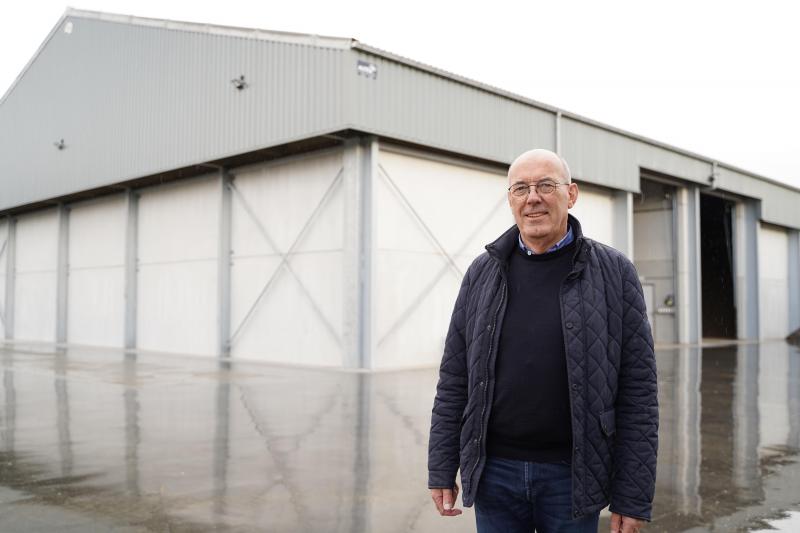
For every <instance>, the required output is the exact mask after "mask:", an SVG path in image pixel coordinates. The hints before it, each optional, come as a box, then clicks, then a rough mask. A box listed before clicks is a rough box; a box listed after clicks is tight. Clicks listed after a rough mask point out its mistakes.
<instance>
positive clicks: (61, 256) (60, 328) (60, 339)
mask: <svg viewBox="0 0 800 533" xmlns="http://www.w3.org/2000/svg"><path fill="white" fill-rule="evenodd" d="M68 277H69V207H67V206H65V205H64V204H59V206H58V259H57V267H56V342H57V343H65V342H67V305H68V302H67V298H68V297H69V294H68V292H69V278H68Z"/></svg>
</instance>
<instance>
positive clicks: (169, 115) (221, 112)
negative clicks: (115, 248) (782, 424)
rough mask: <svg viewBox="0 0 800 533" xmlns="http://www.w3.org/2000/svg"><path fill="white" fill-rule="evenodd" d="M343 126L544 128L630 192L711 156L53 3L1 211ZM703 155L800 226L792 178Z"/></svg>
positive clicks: (503, 151)
mask: <svg viewBox="0 0 800 533" xmlns="http://www.w3.org/2000/svg"><path fill="white" fill-rule="evenodd" d="M241 75H244V76H245V78H244V82H245V84H246V88H245V89H244V90H237V89H236V88H235V80H236V79H238V77H239V76H241ZM557 122H558V123H559V124H558V125H557ZM345 129H355V130H358V131H363V132H366V133H371V134H377V135H382V136H385V137H388V138H392V139H397V140H401V141H405V142H410V143H415V144H419V145H424V146H430V147H434V148H437V149H441V150H447V151H449V152H453V153H458V154H464V155H466V156H470V157H476V158H481V159H485V160H489V161H496V162H498V163H509V162H510V161H511V160H512V159H513V158H514V156H515V155H516V154H518V153H520V152H521V151H523V150H526V149H528V148H530V147H532V146H539V147H546V148H550V149H555V148H556V145H557V144H558V142H559V141H558V140H557V139H556V135H557V133H556V131H557V130H559V131H560V137H561V138H560V143H561V149H562V150H561V151H562V153H563V154H564V155H565V157H566V158H567V160H568V161H570V163H571V165H572V166H573V167H574V168H575V169H576V170H577V172H576V174H577V175H578V176H579V177H581V178H582V179H583V180H584V181H588V182H592V183H596V184H599V185H604V186H608V187H614V188H620V189H624V190H632V191H635V190H638V175H639V169H640V168H647V169H649V170H654V171H658V172H663V173H665V174H670V175H674V176H676V177H678V178H682V179H685V180H688V181H693V182H696V183H700V184H707V183H708V181H707V178H708V176H709V175H710V174H711V169H712V167H713V165H714V164H715V163H717V162H716V161H714V160H713V159H711V158H708V157H705V156H702V155H699V154H695V153H692V152H690V151H687V150H682V149H680V148H677V147H674V146H670V145H668V144H665V143H660V142H658V141H655V140H652V139H648V138H646V137H643V136H639V135H635V134H632V133H630V132H626V131H623V130H620V129H617V128H614V127H611V126H608V125H606V124H602V123H598V122H596V121H593V120H591V119H588V118H586V117H582V116H579V115H576V114H573V113H570V112H568V111H564V110H561V109H558V108H556V107H553V106H549V105H546V104H543V103H541V102H537V101H535V100H531V99H529V98H525V97H523V96H519V95H516V94H513V93H510V92H507V91H503V90H501V89H498V88H496V87H492V86H490V85H486V84H483V83H480V82H478V81H474V80H470V79H468V78H464V77H462V76H458V75H456V74H453V73H450V72H446V71H444V70H440V69H437V68H434V67H431V66H429V65H425V64H422V63H419V62H416V61H413V60H411V59H407V58H404V57H400V56H397V55H395V54H392V53H390V52H387V51H384V50H380V49H377V48H374V47H371V46H369V45H366V44H363V43H360V42H358V41H356V40H354V39H348V38H338V37H327V36H314V35H303V34H294V33H285V32H275V31H265V30H257V29H245V28H231V27H225V26H219V25H211V24H198V23H188V22H176V21H169V20H161V19H149V18H142V17H134V16H127V15H116V14H109V13H100V12H92V11H80V10H74V9H68V10H67V11H66V12H65V14H64V16H63V17H62V18H61V20H60V21H59V22H58V24H57V25H56V26H55V28H54V29H53V30H52V31H51V33H50V34H49V35H48V37H47V39H46V40H45V42H44V43H43V44H42V46H41V47H40V49H39V50H38V51H37V53H36V55H35V56H34V57H33V58H32V59H31V61H30V62H29V64H28V65H27V66H26V67H25V69H24V70H23V71H22V73H20V75H19V76H18V78H17V80H16V81H15V82H14V84H12V86H11V88H9V90H8V91H7V92H6V94H5V96H4V97H3V99H2V100H0V159H1V160H3V161H4V163H5V164H4V167H5V168H4V173H3V175H2V178H0V179H1V180H2V181H1V182H0V193H2V194H0V211H2V210H4V209H9V208H12V207H16V206H20V205H27V204H31V203H34V202H37V201H41V200H44V199H47V198H55V197H59V196H64V195H68V194H74V193H77V192H80V191H84V190H87V189H93V188H97V187H103V186H109V185H113V184H118V183H123V182H125V181H128V180H133V179H136V178H140V177H143V176H147V175H152V174H155V173H159V172H165V171H168V170H171V169H176V168H182V167H185V166H190V165H196V164H201V163H203V162H207V161H212V160H219V159H222V158H225V157H229V156H234V155H237V154H242V153H247V152H252V151H254V150H259V149H263V148H268V147H271V146H278V145H281V144H283V143H287V142H289V141H293V140H299V139H303V138H309V137H313V136H316V135H320V134H326V133H331V132H336V131H341V130H345ZM62 139H63V141H64V149H58V148H57V147H56V146H54V143H55V144H58V143H60V141H61V140H62ZM717 164H718V166H719V167H720V168H722V169H725V170H727V172H719V173H718V179H717V182H716V183H715V185H716V186H717V187H718V188H720V189H726V188H727V189H729V190H730V191H731V192H735V193H737V194H743V195H746V196H750V197H755V198H760V199H763V198H762V197H761V196H758V195H761V194H767V195H774V194H784V195H788V196H787V198H782V199H780V200H779V201H778V200H777V199H769V200H767V201H765V209H764V210H762V216H763V217H764V218H765V220H768V221H771V222H774V223H778V224H783V225H787V226H791V227H798V228H800V213H798V212H796V210H794V209H791V208H789V209H787V208H785V206H786V205H787V204H789V205H791V204H792V202H795V204H798V203H800V189H797V188H794V187H792V186H789V185H786V184H783V183H780V182H778V181H775V180H771V179H769V178H767V177H764V176H760V175H757V174H754V173H751V172H747V171H744V170H742V169H739V168H736V167H733V166H731V165H726V164H722V163H717ZM743 177H744V178H745V179H742V178H743ZM728 178H730V179H728ZM748 179H752V180H756V181H758V182H763V183H769V184H771V185H772V187H758V186H750V184H749V183H748V181H747V180H748ZM776 191H779V192H778V193H776ZM787 199H788V201H787ZM767 206H769V207H768V208H767Z"/></svg>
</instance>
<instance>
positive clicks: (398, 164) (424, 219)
mask: <svg viewBox="0 0 800 533" xmlns="http://www.w3.org/2000/svg"><path fill="white" fill-rule="evenodd" d="M380 164H381V166H382V168H383V169H384V170H385V174H386V175H383V173H382V172H381V173H380V174H379V176H378V177H377V178H376V180H375V191H374V193H375V197H374V206H375V211H376V214H377V225H376V252H375V258H374V261H375V265H374V274H373V291H374V304H373V321H374V323H373V332H372V335H373V338H374V341H375V344H376V354H374V355H373V367H376V368H387V367H398V366H411V365H420V364H433V363H436V362H437V361H439V359H440V358H441V355H442V346H443V342H444V337H445V335H446V333H447V325H448V323H449V320H450V314H451V312H452V310H453V304H454V302H455V298H456V295H457V294H458V288H459V286H460V285H461V274H463V272H465V271H466V269H467V267H468V266H469V264H470V263H471V262H472V260H473V259H474V258H475V257H477V256H478V255H479V254H480V253H482V252H483V247H484V246H485V245H486V244H488V243H490V242H492V241H494V240H495V239H496V238H497V237H498V236H499V235H500V234H501V233H502V232H503V231H505V230H506V229H508V228H509V227H510V226H511V225H512V224H513V223H514V220H513V217H512V216H511V213H510V210H509V207H508V201H507V194H506V187H507V184H506V176H505V174H504V173H501V172H496V171H491V170H489V169H486V170H483V169H480V168H477V167H474V166H468V165H463V166H462V165H459V164H457V163H456V162H448V161H447V160H433V159H426V158H424V157H421V156H420V157H416V156H414V155H413V153H396V152H392V151H382V152H381V154H380ZM429 232H430V234H429ZM434 239H435V241H437V242H438V245H437V244H435V242H434ZM439 246H441V247H442V248H443V249H444V253H443V252H442V251H441V250H440V248H439ZM445 254H446V255H445ZM448 256H449V257H450V259H452V261H453V262H454V263H455V264H456V266H457V268H458V269H459V270H460V272H461V274H460V273H459V272H457V271H456V270H455V269H453V268H452V267H451V266H449V264H448Z"/></svg>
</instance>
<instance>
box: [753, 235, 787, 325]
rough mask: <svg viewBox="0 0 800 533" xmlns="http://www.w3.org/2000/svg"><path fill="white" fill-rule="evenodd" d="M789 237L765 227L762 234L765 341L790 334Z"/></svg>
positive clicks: (761, 291)
mask: <svg viewBox="0 0 800 533" xmlns="http://www.w3.org/2000/svg"><path fill="white" fill-rule="evenodd" d="M788 248H789V237H788V234H787V233H786V230H784V229H782V228H779V227H776V226H770V225H766V224H762V225H761V227H760V228H759V233H758V272H759V278H760V279H759V299H760V315H759V316H760V317H761V318H760V325H761V338H762V339H773V338H783V337H786V336H787V335H788V334H789V333H790V332H789V296H788V286H789V255H788Z"/></svg>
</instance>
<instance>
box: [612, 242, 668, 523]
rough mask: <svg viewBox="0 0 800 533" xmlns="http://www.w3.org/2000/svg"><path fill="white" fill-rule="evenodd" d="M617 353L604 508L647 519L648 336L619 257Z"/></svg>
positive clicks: (650, 478) (652, 366) (652, 401)
mask: <svg viewBox="0 0 800 533" xmlns="http://www.w3.org/2000/svg"><path fill="white" fill-rule="evenodd" d="M619 266H620V272H621V275H622V351H621V356H620V357H621V359H620V369H619V376H618V388H617V399H616V405H615V409H616V428H617V429H616V436H615V442H614V457H613V464H614V472H613V478H612V486H611V506H610V510H611V512H614V513H619V514H621V515H624V516H629V517H632V518H639V519H643V520H648V521H649V520H650V519H651V516H652V504H653V493H654V492H655V482H656V454H657V452H658V382H657V375H656V362H655V354H654V352H653V336H652V333H651V331H650V324H649V323H648V321H647V311H646V309H645V304H644V296H643V294H642V285H641V283H639V276H638V275H637V273H636V269H635V267H634V266H633V264H632V263H631V262H630V261H629V260H628V259H627V258H624V257H620V265H619Z"/></svg>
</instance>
